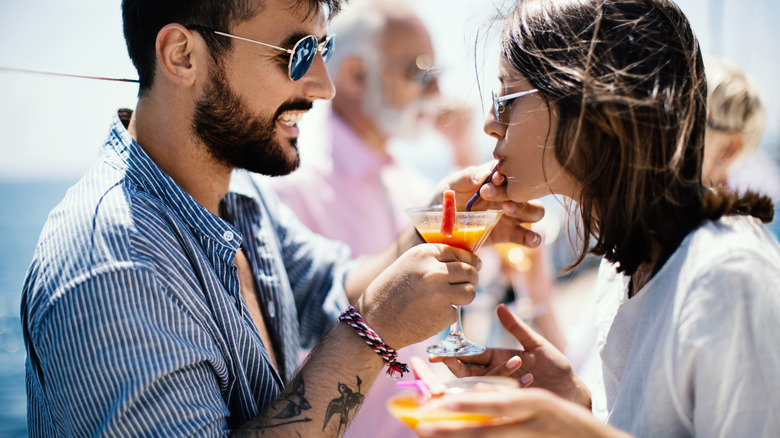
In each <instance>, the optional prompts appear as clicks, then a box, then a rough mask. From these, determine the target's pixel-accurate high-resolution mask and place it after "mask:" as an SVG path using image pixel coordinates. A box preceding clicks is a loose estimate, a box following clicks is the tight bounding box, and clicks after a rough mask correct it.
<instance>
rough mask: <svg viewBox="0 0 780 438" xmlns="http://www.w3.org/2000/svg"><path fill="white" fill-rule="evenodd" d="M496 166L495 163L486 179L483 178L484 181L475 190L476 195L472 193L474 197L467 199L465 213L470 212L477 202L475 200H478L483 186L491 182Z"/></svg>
mask: <svg viewBox="0 0 780 438" xmlns="http://www.w3.org/2000/svg"><path fill="white" fill-rule="evenodd" d="M498 164H499V163H496V165H495V166H494V167H493V170H491V171H490V174H489V175H488V176H487V178H485V180H484V181H482V184H480V185H479V188H478V189H477V193H474V196H472V197H471V199H469V202H467V203H466V211H471V207H472V206H474V203H475V202H477V199H479V191H480V190H482V187H483V186H484V185H485V184H487V183H488V181H490V180H491V178H493V174H495V173H496V171H497V170H498Z"/></svg>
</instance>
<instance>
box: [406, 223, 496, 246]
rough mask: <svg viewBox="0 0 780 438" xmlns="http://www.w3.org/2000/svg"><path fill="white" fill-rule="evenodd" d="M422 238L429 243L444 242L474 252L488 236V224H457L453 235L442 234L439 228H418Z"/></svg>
mask: <svg viewBox="0 0 780 438" xmlns="http://www.w3.org/2000/svg"><path fill="white" fill-rule="evenodd" d="M418 231H419V232H420V235H421V236H422V238H423V239H424V240H425V241H426V242H428V243H444V244H446V245H450V246H454V247H456V248H462V249H465V250H466V251H471V252H474V251H475V250H476V248H479V246H480V245H481V244H482V241H483V240H484V239H485V237H487V233H486V231H487V227H486V226H464V227H458V226H457V223H456V225H455V230H454V231H453V232H452V236H445V235H444V234H441V232H440V230H438V229H435V230H434V229H431V230H418Z"/></svg>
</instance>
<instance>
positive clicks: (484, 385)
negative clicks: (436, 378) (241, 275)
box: [387, 376, 519, 430]
mask: <svg viewBox="0 0 780 438" xmlns="http://www.w3.org/2000/svg"><path fill="white" fill-rule="evenodd" d="M444 385H445V387H446V388H447V389H446V392H445V393H444V394H442V395H434V396H425V395H422V394H420V392H419V391H417V390H413V389H412V390H405V391H402V392H400V393H398V395H396V396H394V397H391V398H390V399H389V400H388V402H387V408H388V410H389V411H390V413H391V414H392V415H393V416H395V417H396V418H398V419H399V420H401V421H403V422H404V423H406V424H407V425H408V426H409V427H411V428H412V429H415V430H416V428H417V426H418V425H419V424H420V423H422V422H425V423H437V424H441V423H447V424H453V425H479V424H491V423H499V422H501V421H503V419H502V417H500V416H498V415H491V414H482V413H475V412H455V411H450V410H447V409H446V408H445V406H444V402H446V400H447V396H448V395H451V394H463V393H471V392H496V393H498V392H502V391H507V390H511V389H515V388H518V387H519V385H518V383H517V380H515V379H512V378H510V377H495V376H484V377H464V378H460V379H454V380H451V381H449V382H445V383H444Z"/></svg>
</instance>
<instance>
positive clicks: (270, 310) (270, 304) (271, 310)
mask: <svg viewBox="0 0 780 438" xmlns="http://www.w3.org/2000/svg"><path fill="white" fill-rule="evenodd" d="M268 317H269V318H275V317H276V307H275V306H274V302H273V301H269V302H268Z"/></svg>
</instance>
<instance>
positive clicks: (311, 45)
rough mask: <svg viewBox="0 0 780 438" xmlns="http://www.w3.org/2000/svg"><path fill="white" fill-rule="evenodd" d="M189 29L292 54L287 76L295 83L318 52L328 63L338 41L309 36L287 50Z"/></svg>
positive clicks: (331, 37)
mask: <svg viewBox="0 0 780 438" xmlns="http://www.w3.org/2000/svg"><path fill="white" fill-rule="evenodd" d="M187 29H193V30H199V31H204V32H211V33H213V34H216V35H220V36H223V37H228V38H233V39H236V40H241V41H246V42H248V43H254V44H259V45H261V46H265V47H268V48H271V49H276V50H281V51H283V52H287V53H289V54H290V62H289V63H288V64H287V75H288V76H289V77H290V79H292V80H293V81H297V80H298V79H300V78H302V77H303V76H304V75H305V74H306V72H307V71H309V67H311V63H312V61H314V55H315V54H316V53H317V52H320V55H321V56H322V60H323V61H325V62H327V61H328V59H329V58H330V56H331V55H332V54H333V46H334V42H335V40H336V38H335V37H336V35H328V37H327V38H325V41H323V42H321V43H320V42H318V41H317V37H315V36H314V35H307V36H305V37H303V38H301V39H300V40H298V42H297V43H295V46H293V48H292V49H285V48H283V47H279V46H274V45H272V44H266V43H261V42H260V41H255V40H250V39H248V38H243V37H240V36H236V35H232V34H229V33H227V32H221V31H218V30H214V29H209V28H208V27H203V26H198V25H195V24H192V25H189V26H187Z"/></svg>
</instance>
